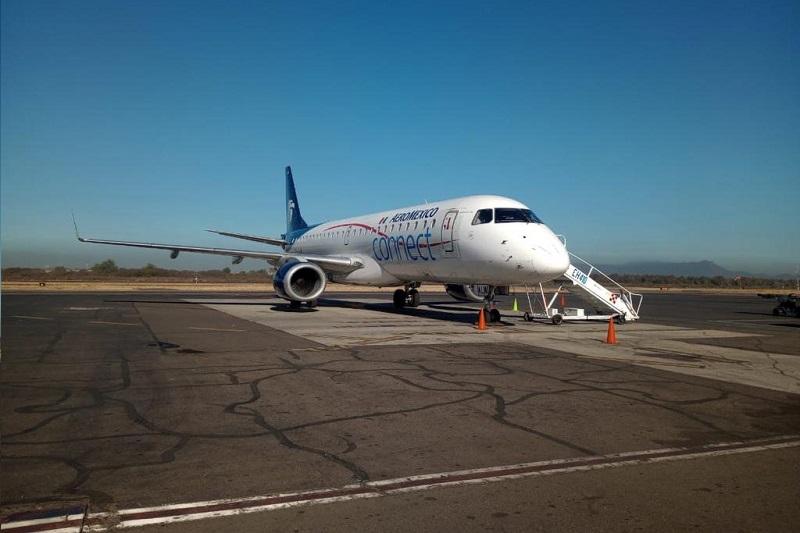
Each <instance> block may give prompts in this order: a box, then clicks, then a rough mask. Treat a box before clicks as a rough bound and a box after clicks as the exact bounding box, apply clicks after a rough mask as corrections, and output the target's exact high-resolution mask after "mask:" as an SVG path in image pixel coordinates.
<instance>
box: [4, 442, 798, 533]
mask: <svg viewBox="0 0 800 533" xmlns="http://www.w3.org/2000/svg"><path fill="white" fill-rule="evenodd" d="M798 446H800V435H782V436H778V437H771V438H764V439H754V440H748V441H737V442H724V443H717V444H709V445H705V446H697V447H684V448H660V449H654V450H642V451H633V452H624V453H614V454H607V455H596V456H584V457H574V458H570V459H555V460H550V461H538V462H533V463H521V464H515V465H506V466H496V467H489V468H477V469H472V470H458V471H451V472H441V473H435V474H424V475H418V476H408V477H402V478H394V479H385V480H380V481H370V482H367V483H363V484H358V485H346V486H343V487H338V488H324V489H318V490H311V491H302V492H290V493H281V494H271V495H262V496H252V497H247V498H235V499H225V500H210V501H201V502H188V503H179V504H172V505H160V506H153V507H139V508H133V509H123V510H120V511H118V512H117V513H116V514H111V513H93V514H90V515H89V516H88V517H87V518H86V520H85V521H84V531H106V530H109V529H112V528H120V529H121V528H130V527H139V526H145V525H155V524H168V523H174V522H185V521H192V520H201V519H206V518H218V517H224V516H232V515H237V514H244V513H254V512H260V511H272V510H277V509H285V508H289V507H297V506H301V505H315V504H323V503H334V502H344V501H350V500H355V499H361V498H377V497H380V496H385V495H389V494H397V493H405V492H416V491H423V490H430V489H434V488H439V487H454V486H462V485H472V484H479V483H490V482H497V481H505V480H510V479H520V478H525V477H535V476H549V475H556V474H567V473H573V472H585V471H591V470H601V469H606V468H618V467H623V466H634V465H646V464H651V463H661V462H668V461H686V460H692V459H702V458H710V457H720V456H726V455H734V454H745V453H756V452H764V451H769V450H779V449H785V448H794V447H798ZM4 525H5V524H4ZM4 529H5V528H4ZM9 530H12V529H9ZM43 530H44V529H42V531H43ZM26 531H27V530H26ZM30 531H36V530H34V529H31V530H30Z"/></svg>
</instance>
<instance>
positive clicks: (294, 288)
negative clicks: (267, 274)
mask: <svg viewBox="0 0 800 533" xmlns="http://www.w3.org/2000/svg"><path fill="white" fill-rule="evenodd" d="M325 283H326V280H325V272H324V271H323V270H322V269H321V268H320V267H319V266H318V265H316V264H314V263H308V262H305V261H294V262H291V263H286V264H284V265H283V266H282V267H280V268H279V269H278V271H277V272H275V276H273V278H272V286H273V287H274V288H275V292H277V293H278V296H280V297H281V298H284V299H286V300H290V301H293V302H308V301H311V300H316V299H317V298H319V296H320V294H322V291H324V290H325Z"/></svg>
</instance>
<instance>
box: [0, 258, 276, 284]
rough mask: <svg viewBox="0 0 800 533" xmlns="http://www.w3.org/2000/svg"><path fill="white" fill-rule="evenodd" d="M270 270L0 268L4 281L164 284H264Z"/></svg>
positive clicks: (103, 265)
mask: <svg viewBox="0 0 800 533" xmlns="http://www.w3.org/2000/svg"><path fill="white" fill-rule="evenodd" d="M271 273H272V270H267V269H261V270H248V271H242V272H232V271H231V269H230V268H228V267H225V268H222V269H217V270H173V269H169V268H161V267H157V266H155V265H154V264H152V263H148V264H146V265H145V266H143V267H141V268H122V267H119V266H117V264H116V263H115V262H114V261H113V260H112V259H107V260H105V261H102V262H100V263H96V264H95V265H93V266H92V267H91V268H88V269H73V268H66V267H63V266H57V267H54V268H27V267H8V268H4V269H3V280H4V281H111V280H115V279H122V280H129V279H131V278H147V279H151V280H164V281H195V278H197V281H215V282H220V281H221V282H225V281H230V282H251V281H252V282H262V283H263V282H264V281H265V280H268V279H269V278H270V276H271Z"/></svg>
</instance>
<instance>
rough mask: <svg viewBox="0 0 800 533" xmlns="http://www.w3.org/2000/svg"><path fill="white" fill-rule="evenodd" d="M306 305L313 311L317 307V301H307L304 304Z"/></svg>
mask: <svg viewBox="0 0 800 533" xmlns="http://www.w3.org/2000/svg"><path fill="white" fill-rule="evenodd" d="M306 305H307V306H308V307H310V308H312V309H313V308H315V307H316V306H317V305H319V300H309V301H307V302H306Z"/></svg>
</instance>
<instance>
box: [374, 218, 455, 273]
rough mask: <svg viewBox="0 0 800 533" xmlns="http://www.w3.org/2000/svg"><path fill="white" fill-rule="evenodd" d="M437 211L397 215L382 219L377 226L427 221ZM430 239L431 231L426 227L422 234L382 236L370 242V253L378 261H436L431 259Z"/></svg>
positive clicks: (431, 247)
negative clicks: (409, 221)
mask: <svg viewBox="0 0 800 533" xmlns="http://www.w3.org/2000/svg"><path fill="white" fill-rule="evenodd" d="M438 211H439V208H438V207H433V208H431V209H417V210H414V211H406V212H403V213H397V214H395V215H394V216H393V217H391V218H389V217H384V218H382V219H381V220H379V221H378V224H386V223H393V222H406V221H408V220H420V219H427V218H431V217H433V216H435V215H436V213H437V212H438ZM430 239H431V231H430V229H428V228H427V227H426V228H425V232H424V233H418V234H416V235H414V234H409V235H406V236H403V235H399V236H397V237H395V236H387V235H384V236H381V237H376V238H375V239H373V240H372V253H373V254H374V256H375V259H377V260H378V261H419V260H420V259H421V260H423V261H428V260H431V261H436V258H435V257H433V246H432V245H431V241H430ZM434 244H437V243H434ZM439 244H440V243H439Z"/></svg>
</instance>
